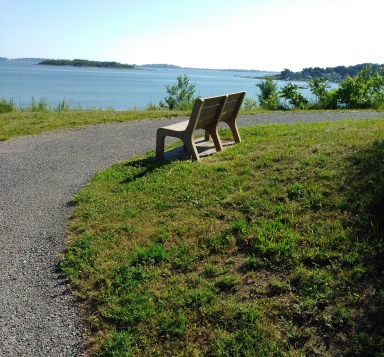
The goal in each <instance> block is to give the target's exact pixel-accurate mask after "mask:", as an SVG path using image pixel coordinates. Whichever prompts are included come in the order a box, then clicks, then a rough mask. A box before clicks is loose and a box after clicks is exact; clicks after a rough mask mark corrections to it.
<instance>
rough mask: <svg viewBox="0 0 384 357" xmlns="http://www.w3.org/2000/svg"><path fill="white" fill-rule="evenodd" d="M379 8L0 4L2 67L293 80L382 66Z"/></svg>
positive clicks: (374, 1) (147, 2) (277, 0)
mask: <svg viewBox="0 0 384 357" xmlns="http://www.w3.org/2000/svg"><path fill="white" fill-rule="evenodd" d="M381 9H382V0H364V1H362V0H358V1H357V0H321V1H319V0H285V1H283V0H236V1H234V0H230V1H229V0H204V1H203V0H189V1H184V0H141V1H140V0H135V1H133V0H126V1H123V0H108V1H99V0H0V57H8V58H18V57H43V58H54V59H59V58H60V59H75V58H81V59H89V60H99V61H117V62H122V63H128V64H137V65H141V64H147V63H168V64H174V65H179V66H185V67H196V68H224V69H227V68H231V69H258V70H270V71H281V70H283V69H284V68H289V69H291V70H293V71H299V70H301V69H302V68H304V67H316V66H318V67H327V66H329V67H334V66H338V65H346V66H349V65H355V64H358V63H366V62H372V63H384V49H383V45H382V43H383V39H382V35H383V28H382V21H383V20H382V10H381Z"/></svg>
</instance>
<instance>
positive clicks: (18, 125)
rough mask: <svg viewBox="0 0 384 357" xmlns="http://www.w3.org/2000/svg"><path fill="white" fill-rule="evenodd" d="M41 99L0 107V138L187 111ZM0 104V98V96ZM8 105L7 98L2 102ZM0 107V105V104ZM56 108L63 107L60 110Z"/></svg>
mask: <svg viewBox="0 0 384 357" xmlns="http://www.w3.org/2000/svg"><path fill="white" fill-rule="evenodd" d="M44 103H45V102H44V101H43V100H40V101H39V102H38V103H36V101H34V100H32V103H31V106H30V107H29V108H28V109H27V110H25V111H17V110H15V111H11V112H8V113H2V112H1V110H0V141H5V140H8V139H10V138H12V137H17V136H23V135H33V134H40V133H43V132H48V131H53V130H58V129H65V128H72V127H76V126H83V125H87V124H101V123H107V122H123V121H129V120H141V119H148V118H166V117H167V118H170V117H177V116H187V115H188V113H185V112H178V111H169V110H155V109H154V110H128V111H115V110H96V109H87V110H83V109H65V108H66V105H67V104H66V103H65V101H63V102H62V103H60V104H59V106H58V109H57V110H49V109H48V108H47V107H45V104H44ZM0 104H1V99H0ZM5 104H6V105H7V106H8V105H13V104H12V103H11V104H10V103H9V102H6V103H5ZM0 108H1V107H0ZM60 108H64V109H63V110H61V109H60Z"/></svg>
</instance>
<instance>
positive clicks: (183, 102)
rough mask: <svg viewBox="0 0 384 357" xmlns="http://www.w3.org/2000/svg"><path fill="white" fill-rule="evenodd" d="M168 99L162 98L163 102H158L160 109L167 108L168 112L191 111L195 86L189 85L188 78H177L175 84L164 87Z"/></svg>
mask: <svg viewBox="0 0 384 357" xmlns="http://www.w3.org/2000/svg"><path fill="white" fill-rule="evenodd" d="M165 88H166V90H167V93H168V94H169V96H168V97H165V98H164V101H165V103H164V102H163V101H160V102H159V106H160V108H168V109H169V110H190V109H192V107H193V105H194V103H195V100H196V99H197V97H195V96H194V95H195V85H194V84H190V83H189V77H188V76H187V75H186V74H184V76H178V77H177V83H176V84H174V85H173V86H172V87H170V86H165Z"/></svg>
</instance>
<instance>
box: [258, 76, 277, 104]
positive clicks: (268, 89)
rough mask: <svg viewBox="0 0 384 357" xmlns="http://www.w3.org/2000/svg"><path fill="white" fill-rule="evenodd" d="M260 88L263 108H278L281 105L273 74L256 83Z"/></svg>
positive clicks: (259, 97) (260, 99) (259, 96)
mask: <svg viewBox="0 0 384 357" xmlns="http://www.w3.org/2000/svg"><path fill="white" fill-rule="evenodd" d="M256 86H257V87H259V89H260V94H258V95H257V98H258V99H259V103H260V106H261V107H262V108H263V109H268V110H276V109H278V107H279V98H278V91H277V84H276V83H275V82H274V80H273V77H272V76H266V77H265V80H264V81H262V82H260V83H258V84H256Z"/></svg>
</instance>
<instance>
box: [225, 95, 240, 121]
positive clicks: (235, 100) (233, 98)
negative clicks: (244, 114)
mask: <svg viewBox="0 0 384 357" xmlns="http://www.w3.org/2000/svg"><path fill="white" fill-rule="evenodd" d="M244 97H245V92H237V93H231V94H228V98H227V103H226V104H225V108H224V110H223V113H222V114H221V118H220V121H224V122H225V121H227V120H231V119H234V118H236V117H237V115H238V113H239V110H240V107H241V104H242V103H243V100H244Z"/></svg>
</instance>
